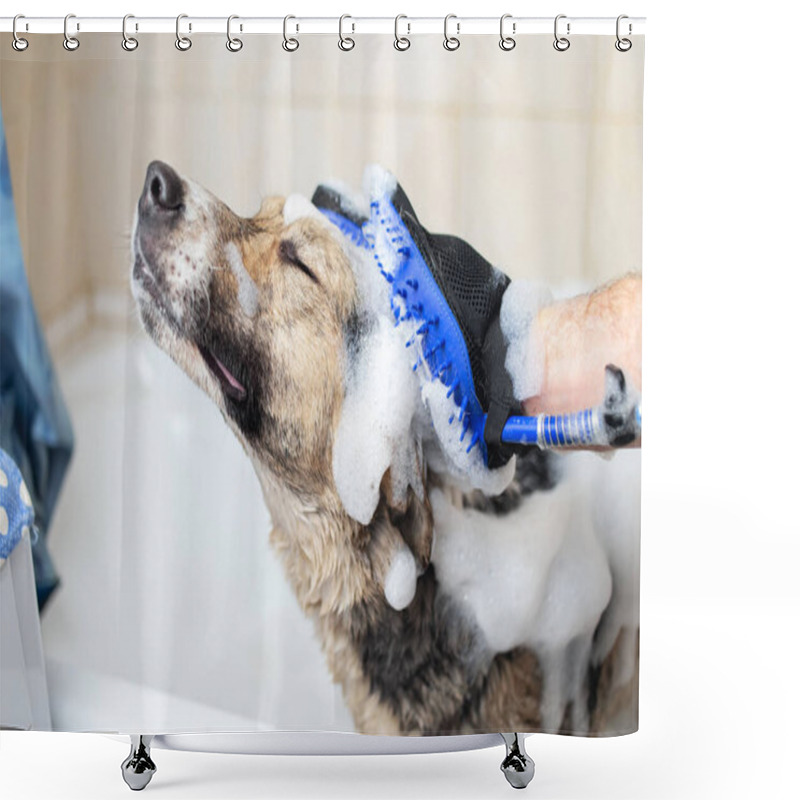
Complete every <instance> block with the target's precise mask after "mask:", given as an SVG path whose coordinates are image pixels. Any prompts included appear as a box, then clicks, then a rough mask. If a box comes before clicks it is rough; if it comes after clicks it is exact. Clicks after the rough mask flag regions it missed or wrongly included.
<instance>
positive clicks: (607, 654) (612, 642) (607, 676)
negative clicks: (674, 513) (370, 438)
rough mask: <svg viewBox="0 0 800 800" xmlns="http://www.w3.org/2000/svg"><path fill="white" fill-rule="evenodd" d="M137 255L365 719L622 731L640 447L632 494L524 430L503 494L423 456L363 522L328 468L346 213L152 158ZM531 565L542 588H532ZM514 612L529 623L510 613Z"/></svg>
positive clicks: (453, 729) (385, 724)
mask: <svg viewBox="0 0 800 800" xmlns="http://www.w3.org/2000/svg"><path fill="white" fill-rule="evenodd" d="M132 254H133V269H132V290H133V295H134V298H135V300H136V303H137V306H138V310H139V314H140V317H141V320H142V323H143V325H144V327H145V329H146V331H147V333H148V334H149V335H150V336H151V337H152V338H153V340H154V341H155V342H156V344H157V345H158V346H159V347H161V348H162V349H163V350H165V351H166V352H167V353H168V354H169V355H170V356H171V358H172V359H173V360H174V361H175V362H176V364H177V365H178V366H179V367H180V368H181V369H182V370H184V371H185V372H186V373H187V374H188V375H189V377H190V378H191V379H192V380H193V381H194V382H195V383H196V384H197V385H198V386H199V387H200V388H201V389H202V390H203V391H204V392H205V393H206V394H207V395H208V396H209V397H210V398H211V400H212V401H213V402H214V403H215V404H216V405H217V406H218V407H219V409H220V411H221V412H222V414H223V417H224V419H225V420H226V422H227V424H228V425H229V426H230V428H231V430H232V431H233V433H234V434H235V435H236V437H237V438H238V440H239V442H240V443H241V445H242V447H243V448H244V450H245V451H246V453H247V455H248V456H249V458H250V459H251V461H252V463H253V465H254V467H255V470H256V473H257V475H258V478H259V481H260V483H261V486H262V488H263V493H264V498H265V501H266V504H267V506H268V508H269V511H270V515H271V518H272V522H273V526H274V527H273V529H272V531H271V534H270V541H271V544H272V546H273V547H274V548H275V550H276V551H277V553H278V554H279V556H280V558H281V560H282V563H283V565H284V569H285V573H286V576H287V579H288V581H289V583H290V584H291V586H292V588H293V590H294V592H295V595H296V597H297V599H298V601H299V603H300V605H301V607H302V608H303V610H304V611H305V613H306V614H308V615H310V616H311V618H312V619H313V620H314V623H315V626H316V631H317V634H318V637H319V639H320V642H321V645H322V647H323V650H324V652H325V654H326V657H327V661H328V665H329V669H330V671H331V673H332V676H333V679H334V680H335V681H336V682H338V683H340V684H341V686H342V689H343V693H344V697H345V700H346V702H347V704H348V706H349V708H350V710H351V712H352V714H353V718H354V720H355V724H356V726H357V729H358V730H359V731H361V732H365V733H384V734H397V733H406V734H446V733H468V732H488V731H492V732H497V731H501V730H514V731H538V730H553V731H558V730H561V731H565V732H580V733H592V734H600V735H602V734H606V733H612V732H624V731H629V730H634V729H635V727H636V716H637V709H636V705H637V701H636V697H637V688H636V683H637V674H638V487H637V485H636V482H637V481H638V461H631V459H630V457H628V456H626V458H627V461H624V463H623V465H622V467H623V471H626V476H625V478H624V480H625V481H626V482H627V485H628V486H629V488H630V490H631V492H632V494H631V496H632V497H634V501H633V502H630V498H628V501H625V502H623V503H621V502H620V500H619V494H618V492H617V489H616V488H615V487H617V486H618V485H619V484H618V483H614V481H613V480H612V478H613V476H614V475H616V474H617V473H619V472H620V470H619V468H612V464H606V463H605V462H602V461H600V460H599V459H597V457H596V456H594V455H593V454H580V455H575V456H573V455H569V456H553V455H550V454H548V453H545V452H542V451H539V450H535V449H534V450H531V451H530V452H529V453H528V454H527V455H526V456H524V457H519V458H518V459H517V462H516V473H515V477H514V480H513V481H512V482H511V484H510V485H509V486H508V487H507V488H506V490H505V491H504V492H503V493H502V494H500V495H497V496H486V495H484V494H482V493H481V492H478V491H470V492H464V491H462V490H461V489H459V488H458V487H456V486H454V485H452V484H450V483H449V482H448V481H447V479H446V476H443V475H440V474H437V473H436V472H434V471H433V470H432V469H430V468H429V466H428V465H427V464H425V463H419V464H418V465H417V469H418V472H419V485H420V486H421V487H422V490H421V491H413V490H412V489H411V488H408V490H407V491H406V492H404V493H401V494H400V495H399V496H398V493H397V492H396V491H394V490H393V488H392V485H391V475H389V474H388V471H387V474H386V475H385V476H384V480H383V481H382V482H381V486H380V501H379V503H378V506H377V509H376V510H375V513H374V514H373V516H372V518H371V520H370V521H369V522H368V523H367V524H363V523H360V522H358V521H356V520H355V519H353V518H352V517H351V516H349V515H348V514H347V512H346V511H345V509H344V507H343V505H342V501H341V499H340V496H339V494H338V492H337V488H336V484H335V481H334V475H333V467H332V453H333V449H334V441H335V437H336V432H337V423H338V420H339V418H340V416H341V410H342V405H343V402H344V399H345V393H346V386H345V380H344V372H345V370H346V367H347V360H348V353H351V352H352V351H353V349H354V348H355V349H357V348H358V346H359V344H358V337H359V335H360V334H359V326H358V319H359V311H360V307H359V289H358V286H357V283H356V280H355V277H354V271H353V268H352V264H351V258H352V254H351V253H350V251H349V250H348V248H347V246H346V243H345V241H344V237H343V236H342V235H341V234H340V232H339V231H337V230H336V229H335V227H334V226H333V225H332V224H330V223H329V222H328V221H327V220H326V219H325V218H324V217H323V216H322V215H321V214H319V213H316V212H315V209H314V207H313V206H312V204H311V203H310V202H309V201H308V200H304V199H303V198H300V197H298V196H295V195H292V196H290V197H289V198H286V199H284V198H279V197H271V198H268V199H267V200H265V201H264V203H263V204H262V206H261V208H260V210H259V212H258V213H257V214H256V215H255V216H253V217H250V218H242V217H239V216H238V215H237V214H235V213H234V212H233V211H231V210H230V209H229V208H228V207H227V206H226V205H225V204H224V203H222V202H221V201H220V200H218V199H217V198H215V197H214V196H213V195H211V194H210V193H209V192H207V191H206V190H205V189H203V188H201V187H200V186H198V185H197V184H195V183H194V182H192V181H190V180H188V179H186V178H183V177H181V176H179V175H178V174H177V172H176V171H175V170H173V169H172V168H171V167H169V166H167V165H166V164H163V163H161V162H153V163H152V164H151V165H150V166H149V168H148V170H147V175H146V180H145V186H144V190H143V192H142V194H141V197H140V199H139V202H138V206H137V210H136V220H135V226H134V234H133V240H132ZM633 457H634V458H638V456H633ZM587 459H591V460H592V461H591V462H590V461H588V460H587ZM572 464H574V465H575V466H570V465H572ZM595 464H597V465H598V466H597V467H596V466H594V465H595ZM353 469H358V464H353ZM615 480H616V479H615ZM615 492H617V493H616V494H615ZM623 529H624V531H625V532H626V533H625V536H624V537H623V538H624V539H625V541H624V543H621V540H620V537H619V535H618V531H619V530H623ZM434 531H435V535H434ZM601 551H602V557H596V555H593V556H592V557H591V558H589V557H588V556H587V555H586V554H587V553H589V554H596V553H599V552H601ZM398 552H404V553H405V552H409V553H410V554H411V556H413V560H414V561H413V563H414V566H415V569H416V575H417V577H416V583H415V584H414V586H413V591H412V599H410V600H409V601H408V602H407V603H406V604H398V603H396V602H395V603H391V602H389V600H387V594H386V591H385V586H386V582H387V575H388V573H389V571H390V570H391V569H392V565H393V563H394V560H395V558H396V556H397V553H398ZM464 553H471V554H473V557H474V560H473V561H469V560H466V561H465V559H464V557H463V555H464ZM526 559H529V561H526ZM526 565H531V566H526ZM527 569H530V570H534V571H537V570H538V572H537V575H538V578H537V582H536V583H535V585H536V587H538V588H536V589H535V591H534V590H533V589H531V592H532V594H534V593H538V596H537V597H533V596H531V597H530V598H527V597H526V596H525V591H526V587H527V586H528V585H530V586H533V585H534V581H533V577H532V576H533V574H534V573H533V572H531V571H529V572H526V570H527ZM634 573H635V576H634ZM520 587H521V589H520ZM398 606H399V607H398ZM528 610H530V615H529V617H530V618H528V617H525V616H524V615H525V614H526V613H528ZM570 614H573V616H574V615H575V614H578V615H579V617H580V624H576V623H574V621H573V622H572V623H570V622H569V621H568V620H567V617H568V616H569V615H570ZM520 620H522V621H524V622H525V625H527V628H526V630H527V629H530V630H531V631H533V632H534V633H533V634H531V636H529V637H526V636H523V637H522V638H520V636H519V635H518V634H517V633H516V631H517V629H518V628H520ZM537 631H539V632H546V633H542V635H541V636H539V634H538V633H536V632H537ZM562 633H563V635H561V634H562ZM562 639H563V641H562Z"/></svg>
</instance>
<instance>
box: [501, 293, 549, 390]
mask: <svg viewBox="0 0 800 800" xmlns="http://www.w3.org/2000/svg"><path fill="white" fill-rule="evenodd" d="M552 300H553V295H552V293H551V292H550V290H549V289H547V288H546V287H544V286H539V285H537V284H535V283H533V282H532V281H526V280H517V281H512V282H511V283H510V284H509V286H508V288H507V289H506V291H505V293H504V294H503V301H502V304H501V306H500V328H501V330H502V331H503V335H504V336H505V339H506V343H507V344H508V349H507V350H506V369H507V370H508V373H509V375H510V376H511V382H512V384H513V387H514V397H516V398H517V400H526V399H527V398H529V397H535V396H536V395H537V394H539V393H540V392H541V390H542V384H543V381H544V361H543V358H542V352H543V351H542V347H541V343H540V341H539V336H538V335H537V328H536V324H535V323H536V314H537V313H538V311H539V309H540V308H541V307H542V306H545V305H547V304H548V303H551V302H552Z"/></svg>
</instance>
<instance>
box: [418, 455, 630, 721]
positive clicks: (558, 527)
mask: <svg viewBox="0 0 800 800" xmlns="http://www.w3.org/2000/svg"><path fill="white" fill-rule="evenodd" d="M561 458H563V459H564V461H563V464H564V469H563V476H562V479H561V480H560V482H559V483H558V484H557V485H556V487H555V488H554V489H552V490H550V491H546V492H536V493H534V494H532V495H530V496H528V497H527V498H525V499H524V500H523V502H522V504H521V505H520V507H519V508H518V509H517V510H515V511H514V512H512V513H510V514H506V515H503V516H492V515H488V514H484V513H481V512H479V511H475V510H472V509H463V508H459V507H457V506H456V505H454V504H453V503H452V502H451V501H450V500H449V499H448V498H447V497H446V495H445V494H444V493H443V492H442V491H440V490H438V489H434V490H432V491H431V494H430V500H431V506H432V508H433V514H434V524H435V531H436V534H435V537H434V542H433V551H432V554H431V562H432V563H433V564H434V566H435V567H436V578H437V581H438V582H439V585H440V587H441V589H442V591H443V592H445V593H446V594H447V595H449V596H450V597H452V598H453V599H454V601H455V602H457V604H458V605H459V606H460V607H461V609H462V612H463V613H464V615H465V616H466V617H468V618H470V619H472V621H473V622H474V623H475V625H476V627H477V629H478V630H479V631H480V632H481V634H482V636H483V638H484V639H485V643H486V647H487V648H488V649H489V650H490V651H491V652H493V653H502V652H506V651H508V650H510V649H512V648H514V647H518V646H527V647H530V648H531V649H533V650H534V652H535V653H536V654H537V657H538V658H539V661H540V665H541V667H542V671H543V681H544V683H543V695H542V715H543V728H544V729H545V730H551V731H555V730H557V729H558V727H559V725H560V723H561V720H562V717H563V714H564V709H565V708H566V706H567V704H568V703H569V702H570V701H580V700H582V699H583V700H585V698H582V696H581V693H582V692H583V691H584V688H583V687H584V686H585V678H586V675H587V671H588V669H589V666H590V665H594V664H598V663H600V662H601V661H602V659H603V658H604V657H605V656H606V655H607V654H608V652H609V651H610V649H611V647H612V646H613V644H614V642H615V641H616V639H617V636H618V635H619V633H620V631H621V630H623V628H627V630H628V631H635V629H636V627H637V626H638V587H639V560H638V548H639V519H638V510H639V505H638V497H639V464H640V460H639V454H638V453H637V452H633V451H625V452H621V453H620V457H619V458H618V459H617V460H616V461H615V462H614V463H613V464H607V463H605V462H603V461H601V460H599V459H597V458H595V457H594V456H593V454H591V453H575V454H570V455H569V456H562V457H561ZM633 498H636V499H637V502H632V499H633ZM601 618H602V624H601V625H600V628H599V630H598V633H597V638H596V639H595V638H594V634H595V629H596V628H597V627H598V624H599V623H601ZM634 638H635V637H634ZM634 638H632V637H628V640H627V649H626V652H625V654H624V656H625V658H624V662H625V665H624V668H623V669H622V673H626V672H627V674H632V671H633V664H634V659H635V650H633V648H632V643H633V641H634ZM593 642H594V644H593ZM580 706H583V707H584V708H585V702H584V703H581V702H575V705H574V707H575V709H576V711H575V713H576V714H578V708H579V707H580ZM573 724H574V726H576V729H582V728H583V729H585V726H586V725H587V724H588V720H586V719H578V718H577V717H573Z"/></svg>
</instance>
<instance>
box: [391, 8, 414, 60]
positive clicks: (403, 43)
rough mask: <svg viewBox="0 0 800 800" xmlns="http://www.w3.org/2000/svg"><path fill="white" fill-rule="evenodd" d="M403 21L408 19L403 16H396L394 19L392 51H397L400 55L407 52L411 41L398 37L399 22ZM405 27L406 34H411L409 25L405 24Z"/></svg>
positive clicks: (405, 37)
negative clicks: (406, 29)
mask: <svg viewBox="0 0 800 800" xmlns="http://www.w3.org/2000/svg"><path fill="white" fill-rule="evenodd" d="M401 19H405V20H407V19H408V17H407V16H406V15H405V14H398V15H397V16H396V17H395V18H394V49H395V50H399V51H400V52H401V53H402V52H403V51H404V50H408V48H409V47H411V39H409V38H408V36H401V35H400V20H401ZM406 27H407V28H408V33H409V34H410V33H411V23H410V22H406Z"/></svg>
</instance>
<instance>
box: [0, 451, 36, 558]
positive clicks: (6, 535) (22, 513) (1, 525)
mask: <svg viewBox="0 0 800 800" xmlns="http://www.w3.org/2000/svg"><path fill="white" fill-rule="evenodd" d="M25 534H27V535H29V536H31V537H32V538H36V537H35V536H34V535H33V534H34V531H33V500H32V499H31V496H30V493H29V492H28V488H27V486H25V481H23V480H22V473H21V472H20V471H19V470H18V469H17V465H16V464H15V463H14V462H13V461H12V460H11V456H9V455H8V453H6V451H5V450H0V569H1V568H2V566H3V564H4V563H5V562H6V559H7V558H8V557H9V556H10V555H11V551H12V550H13V549H14V548H15V547H16V546H17V544H18V542H19V540H20V539H21V538H22V537H23V535H25Z"/></svg>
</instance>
